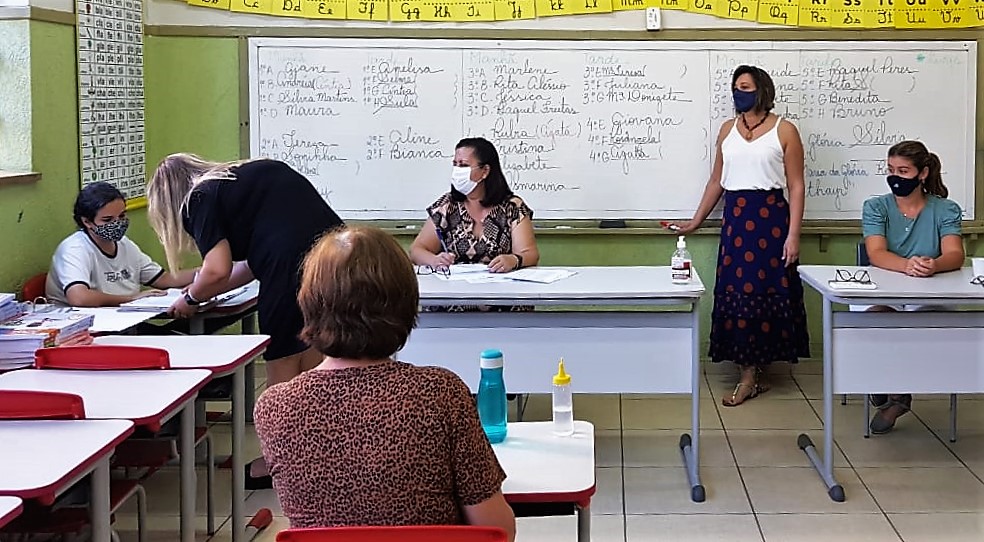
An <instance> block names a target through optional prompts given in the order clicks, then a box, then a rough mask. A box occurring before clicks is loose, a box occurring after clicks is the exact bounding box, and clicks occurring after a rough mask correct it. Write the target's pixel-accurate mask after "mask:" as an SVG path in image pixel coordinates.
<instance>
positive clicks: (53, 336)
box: [0, 307, 95, 371]
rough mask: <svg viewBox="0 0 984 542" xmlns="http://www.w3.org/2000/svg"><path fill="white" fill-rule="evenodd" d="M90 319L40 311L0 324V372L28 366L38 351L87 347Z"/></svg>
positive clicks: (92, 318) (74, 313) (69, 311)
mask: <svg viewBox="0 0 984 542" xmlns="http://www.w3.org/2000/svg"><path fill="white" fill-rule="evenodd" d="M46 308H48V307H46ZM94 318H95V317H94V316H93V315H91V314H83V313H80V312H74V311H71V310H65V309H53V310H44V309H40V310H36V311H34V312H31V313H27V314H22V315H20V316H17V317H14V318H12V319H9V320H6V321H3V322H0V371H6V370H10V369H18V368H21V367H27V366H30V365H32V364H33V363H34V352H35V351H36V350H38V349H39V348H49V347H53V346H74V345H84V344H90V343H91V342H92V336H91V335H90V334H89V328H91V327H92V323H93V320H94Z"/></svg>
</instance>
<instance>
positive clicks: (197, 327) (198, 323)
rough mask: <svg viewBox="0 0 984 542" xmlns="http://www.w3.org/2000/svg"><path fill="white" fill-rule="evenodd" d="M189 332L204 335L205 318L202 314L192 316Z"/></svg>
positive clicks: (189, 322)
mask: <svg viewBox="0 0 984 542" xmlns="http://www.w3.org/2000/svg"><path fill="white" fill-rule="evenodd" d="M188 333H190V334H192V335H204V334H205V318H203V317H201V316H192V317H191V320H189V321H188Z"/></svg>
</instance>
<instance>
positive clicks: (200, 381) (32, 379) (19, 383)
mask: <svg viewBox="0 0 984 542" xmlns="http://www.w3.org/2000/svg"><path fill="white" fill-rule="evenodd" d="M211 376H212V373H211V371H207V370H204V369H181V370H173V371H159V370H140V371H67V370H58V369H44V370H39V369H22V370H19V371H11V372H9V373H5V374H2V375H0V390H34V391H60V392H66V393H74V394H76V395H79V396H80V397H82V401H83V403H85V415H86V418H91V419H112V420H131V421H133V423H135V424H137V425H154V424H159V423H161V422H163V421H167V418H170V415H171V414H173V413H176V411H177V409H178V408H179V407H180V406H181V405H183V404H184V403H185V402H187V401H188V399H191V398H193V397H194V396H195V395H196V394H197V393H198V390H199V389H201V387H202V386H203V385H204V384H205V382H207V381H208V379H209V378H211ZM67 442H70V441H67Z"/></svg>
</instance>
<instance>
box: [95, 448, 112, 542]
mask: <svg viewBox="0 0 984 542" xmlns="http://www.w3.org/2000/svg"><path fill="white" fill-rule="evenodd" d="M89 481H90V483H91V484H92V486H91V488H90V491H91V495H90V498H91V500H92V502H91V503H90V504H89V521H91V522H92V540H93V542H109V541H110V539H111V537H112V530H111V527H110V523H109V522H110V514H109V457H105V458H103V459H100V460H99V463H97V465H96V468H95V469H94V470H93V471H92V474H91V475H90V480H89Z"/></svg>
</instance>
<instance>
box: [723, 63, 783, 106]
mask: <svg viewBox="0 0 984 542" xmlns="http://www.w3.org/2000/svg"><path fill="white" fill-rule="evenodd" d="M746 73H747V74H748V75H751V76H752V81H755V111H764V112H766V113H768V112H769V111H772V108H774V107H775V106H776V85H775V84H774V83H773V82H772V77H771V76H770V75H769V74H768V72H766V71H765V70H763V69H762V68H759V67H757V66H746V65H744V64H743V65H741V66H738V67H737V68H735V73H733V74H731V90H734V89H735V84H736V83H737V82H738V78H739V77H741V76H742V75H745V74H746Z"/></svg>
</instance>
